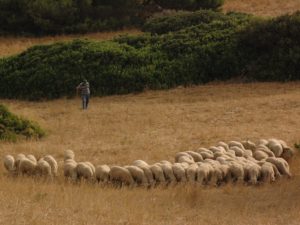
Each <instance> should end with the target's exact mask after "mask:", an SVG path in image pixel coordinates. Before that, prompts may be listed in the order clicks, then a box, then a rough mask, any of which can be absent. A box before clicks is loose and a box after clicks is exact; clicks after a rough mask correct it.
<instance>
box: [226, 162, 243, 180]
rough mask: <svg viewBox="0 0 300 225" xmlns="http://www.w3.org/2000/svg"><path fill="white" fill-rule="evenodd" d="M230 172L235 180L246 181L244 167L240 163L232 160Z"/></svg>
mask: <svg viewBox="0 0 300 225" xmlns="http://www.w3.org/2000/svg"><path fill="white" fill-rule="evenodd" d="M229 172H230V174H231V177H232V181H233V182H237V183H241V182H243V181H244V168H243V166H242V165H241V164H240V163H238V162H234V161H232V162H230V163H229Z"/></svg>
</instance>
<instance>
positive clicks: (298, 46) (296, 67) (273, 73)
mask: <svg viewBox="0 0 300 225" xmlns="http://www.w3.org/2000/svg"><path fill="white" fill-rule="evenodd" d="M238 48H239V49H240V50H241V51H242V53H243V56H242V57H243V59H244V60H245V64H246V67H245V70H244V74H245V76H247V77H249V78H250V79H253V80H260V81H274V80H276V81H289V80H300V73H299V71H300V63H299V62H300V12H297V13H295V14H294V15H291V16H290V15H285V16H281V17H278V18H274V19H271V20H264V21H257V22H254V23H252V24H251V25H250V26H248V27H247V29H246V30H244V31H243V32H241V34H240V36H239V46H238Z"/></svg>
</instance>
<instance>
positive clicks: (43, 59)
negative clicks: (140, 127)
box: [0, 11, 300, 100]
mask: <svg viewBox="0 0 300 225" xmlns="http://www.w3.org/2000/svg"><path fill="white" fill-rule="evenodd" d="M201 13H203V15H201ZM193 16H194V17H195V18H197V19H196V20H195V21H193V20H191V19H190V18H192V17H193ZM175 17H176V16H175ZM178 18H180V19H179V20H177V19H174V18H173V17H172V18H169V19H168V20H169V21H172V20H173V21H175V22H174V27H171V26H170V27H171V28H170V30H171V31H168V32H166V33H163V34H157V33H156V32H157V31H155V32H154V33H153V34H150V33H146V34H144V35H141V36H136V37H132V36H121V37H119V38H116V39H114V40H112V41H105V42H95V41H94V42H92V41H83V40H75V41H73V42H69V43H57V44H52V45H46V46H35V47H32V48H30V49H28V50H27V51H25V52H23V53H22V54H20V55H17V56H13V57H9V58H6V59H2V60H0V97H4V98H20V99H30V100H41V99H54V98H59V97H62V96H72V95H74V94H75V87H76V86H77V85H78V83H79V82H81V81H82V79H83V77H85V78H86V79H88V80H89V82H90V84H91V92H92V95H94V96H102V95H112V94H126V93H132V92H140V91H143V90H144V89H149V88H150V89H163V88H172V87H176V86H178V85H185V86H188V85H193V84H203V83H206V82H209V81H213V80H227V79H232V78H235V77H237V76H239V77H240V76H242V75H243V76H245V77H246V79H248V80H262V81H274V80H279V81H288V80H299V79H300V77H299V73H298V71H299V69H300V68H299V65H300V64H299V59H300V46H299V40H300V36H299V35H300V32H299V27H300V20H299V13H296V14H294V15H290V16H284V17H280V18H277V19H272V20H261V19H258V18H253V17H251V16H249V15H246V14H240V13H230V14H226V15H224V14H222V13H216V12H205V11H200V12H197V13H190V16H187V14H186V15H185V16H183V17H181V14H180V15H179V17H178ZM199 18H206V19H203V20H202V19H199ZM207 18H208V19H207ZM220 18H224V19H220ZM198 19H199V20H198ZM178 21H179V22H178ZM180 21H181V22H180ZM191 21H192V22H191ZM199 21H204V22H199ZM162 23H163V24H167V25H166V26H169V25H170V24H172V23H171V22H168V23H165V22H164V20H162ZM184 24H189V25H188V26H185V25H184ZM155 26H156V27H163V26H165V25H163V26H160V24H159V22H155ZM172 29H173V30H174V31H173V30H172ZM154 30H155V29H154ZM158 30H159V29H158ZM162 30H164V29H162ZM165 30H167V29H165Z"/></svg>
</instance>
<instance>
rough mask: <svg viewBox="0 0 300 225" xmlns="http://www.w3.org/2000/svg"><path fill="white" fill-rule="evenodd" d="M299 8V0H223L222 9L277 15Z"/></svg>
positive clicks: (258, 14)
mask: <svg viewBox="0 0 300 225" xmlns="http://www.w3.org/2000/svg"><path fill="white" fill-rule="evenodd" d="M297 10H300V1H299V0H225V4H224V5H223V11H225V12H228V11H238V12H245V13H250V14H254V15H257V16H270V17H274V16H279V15H282V14H287V13H288V14H290V13H293V12H295V11H297Z"/></svg>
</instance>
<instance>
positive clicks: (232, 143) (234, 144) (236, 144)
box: [228, 141, 245, 150]
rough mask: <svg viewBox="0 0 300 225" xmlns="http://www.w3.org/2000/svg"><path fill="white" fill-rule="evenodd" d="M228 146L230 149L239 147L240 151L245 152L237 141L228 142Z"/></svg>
mask: <svg viewBox="0 0 300 225" xmlns="http://www.w3.org/2000/svg"><path fill="white" fill-rule="evenodd" d="M228 146H229V148H232V147H234V146H237V147H239V148H240V149H242V150H245V148H244V146H243V145H242V143H241V142H239V141H230V142H229V143H228Z"/></svg>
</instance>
